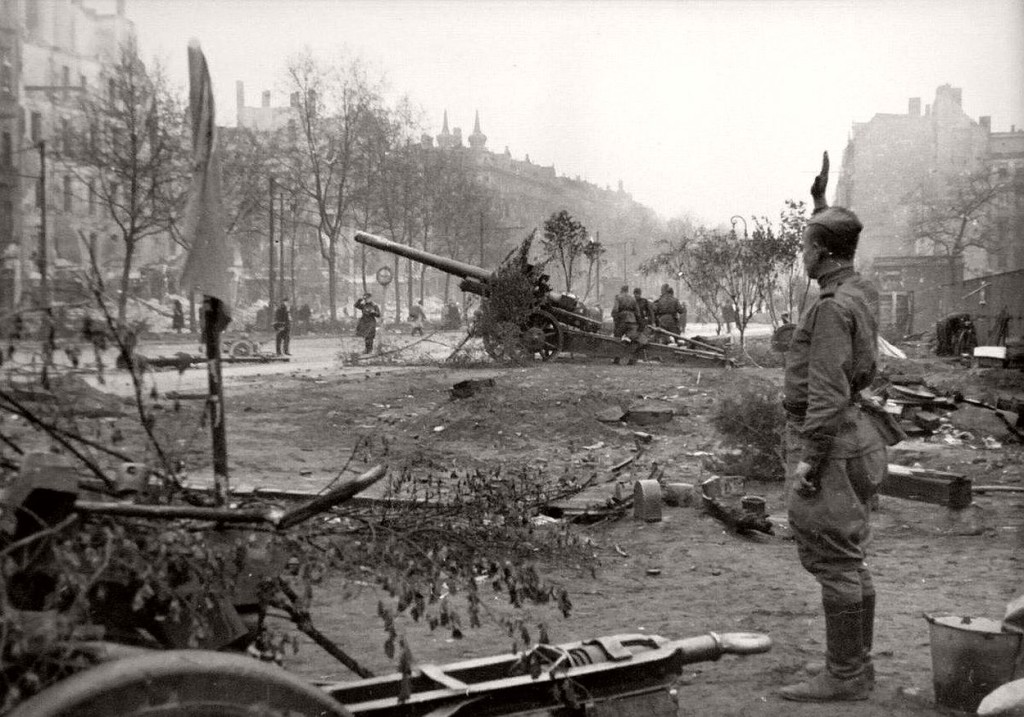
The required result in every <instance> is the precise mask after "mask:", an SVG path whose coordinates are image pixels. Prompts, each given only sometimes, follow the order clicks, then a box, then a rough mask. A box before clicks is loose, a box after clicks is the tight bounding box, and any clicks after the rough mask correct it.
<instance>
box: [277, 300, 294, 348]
mask: <svg viewBox="0 0 1024 717" xmlns="http://www.w3.org/2000/svg"><path fill="white" fill-rule="evenodd" d="M274 331H276V332H277V333H276V334H275V336H274V349H275V351H276V352H277V355H278V356H281V355H282V354H283V355H285V356H291V353H289V351H288V348H289V344H290V343H291V340H292V312H291V311H290V310H289V309H288V299H281V303H280V304H278V305H277V309H276V310H275V311H274Z"/></svg>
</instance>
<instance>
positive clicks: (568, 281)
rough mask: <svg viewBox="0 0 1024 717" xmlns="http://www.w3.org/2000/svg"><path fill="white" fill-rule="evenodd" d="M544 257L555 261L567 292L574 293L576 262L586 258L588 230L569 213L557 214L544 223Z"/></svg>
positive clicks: (564, 211)
mask: <svg viewBox="0 0 1024 717" xmlns="http://www.w3.org/2000/svg"><path fill="white" fill-rule="evenodd" d="M541 244H542V245H543V247H544V255H545V257H547V258H548V259H553V260H554V261H556V262H557V263H558V265H559V266H560V267H561V269H562V275H563V276H564V277H565V290H566V291H567V292H572V280H573V276H574V273H575V271H576V262H577V261H578V260H579V258H580V257H582V256H586V250H587V245H588V244H589V242H588V241H587V228H586V227H585V226H583V225H582V224H581V223H580V222H578V221H576V220H575V219H573V217H572V215H571V214H569V212H568V211H566V210H565V209H562V210H561V211H559V212H555V213H554V214H552V215H551V216H550V217H548V219H547V221H545V222H544V236H543V238H542V239H541Z"/></svg>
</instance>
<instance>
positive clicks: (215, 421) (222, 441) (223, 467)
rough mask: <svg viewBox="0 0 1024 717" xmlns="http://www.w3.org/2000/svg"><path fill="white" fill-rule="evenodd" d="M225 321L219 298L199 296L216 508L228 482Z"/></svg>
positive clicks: (222, 497)
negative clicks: (223, 350)
mask: <svg viewBox="0 0 1024 717" xmlns="http://www.w3.org/2000/svg"><path fill="white" fill-rule="evenodd" d="M227 323H228V320H227V317H226V316H225V314H224V307H223V304H222V302H221V301H220V299H217V298H215V297H213V296H206V295H204V296H203V342H204V343H205V344H206V375H207V380H208V382H209V383H208V385H209V396H208V397H207V399H206V406H207V409H208V411H209V413H208V416H207V417H208V418H209V420H210V435H211V438H212V441H213V480H214V493H215V496H216V499H217V503H218V505H224V503H225V502H227V494H228V491H229V489H230V486H229V481H228V441H227V429H226V427H225V418H226V416H227V411H225V410H224V382H223V380H222V377H221V360H220V335H221V332H222V331H223V330H224V327H225V326H226V325H227Z"/></svg>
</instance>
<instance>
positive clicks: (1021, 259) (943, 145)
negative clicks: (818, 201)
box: [835, 85, 1024, 335]
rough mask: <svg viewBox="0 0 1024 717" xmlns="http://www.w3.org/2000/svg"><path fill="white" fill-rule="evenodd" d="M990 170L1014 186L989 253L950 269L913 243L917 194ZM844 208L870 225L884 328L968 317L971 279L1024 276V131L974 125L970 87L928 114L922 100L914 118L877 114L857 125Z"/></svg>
mask: <svg viewBox="0 0 1024 717" xmlns="http://www.w3.org/2000/svg"><path fill="white" fill-rule="evenodd" d="M986 168H987V169H988V171H990V172H992V175H993V180H994V181H998V182H1001V183H1006V184H1009V185H1010V187H1011V189H1010V191H1008V193H1007V194H1006V195H1004V198H1003V199H1002V200H1001V201H999V202H997V203H995V204H993V205H992V206H991V208H990V213H991V214H990V217H991V223H992V231H993V234H992V236H991V237H990V239H989V241H988V246H987V247H986V249H981V248H978V247H969V248H967V249H966V250H965V251H964V253H963V256H962V257H957V258H956V259H955V261H950V260H949V258H948V257H945V256H941V255H939V252H938V251H937V250H936V248H935V247H934V246H933V245H932V243H931V242H929V241H927V240H923V239H916V238H915V237H914V236H913V234H912V231H911V228H910V220H911V207H910V204H909V201H908V200H909V199H910V196H909V195H910V193H911V192H912V191H913V190H914V189H915V188H916V187H918V186H920V185H921V184H922V183H925V182H933V183H936V184H941V183H943V182H945V181H946V179H947V178H949V177H953V176H955V175H956V174H958V173H965V172H975V171H979V170H984V169H986ZM835 202H836V204H840V205H843V206H848V207H850V208H851V209H853V210H854V211H856V212H857V214H858V215H859V216H860V218H861V220H862V221H863V222H864V231H863V232H862V234H861V240H860V246H859V248H858V252H857V255H858V260H859V262H861V264H862V266H863V268H865V269H867V270H868V271H869V273H871V274H872V275H873V276H874V278H875V279H876V280H878V283H879V284H880V288H881V289H882V295H881V301H882V305H881V316H882V325H883V329H886V330H889V331H891V332H892V333H893V334H895V335H899V334H900V333H901V332H902V333H912V332H918V331H923V330H927V329H928V328H930V327H932V326H933V324H934V321H935V320H937V318H941V316H942V315H944V314H946V313H949V312H951V311H959V310H962V303H963V302H962V300H961V295H962V294H963V293H964V292H963V291H962V288H963V281H964V279H965V278H968V277H978V276H984V275H988V274H990V273H991V272H1007V271H1012V270H1015V269H1024V131H1021V130H1018V129H1017V128H1016V127H1011V128H1010V131H1009V132H992V121H991V117H987V116H983V117H979V118H978V120H977V121H975V120H973V119H971V118H970V117H969V116H968V115H967V114H966V113H965V112H964V111H963V107H962V91H961V89H960V88H958V87H952V86H950V85H943V86H941V87H939V88H937V89H936V91H935V100H934V102H933V104H930V105H925V107H924V111H923V112H922V110H921V100H920V98H916V97H915V98H911V99H910V101H909V103H908V108H907V113H906V114H876V115H875V116H874V117H873V118H872V119H871V120H870V121H868V122H859V123H855V124H854V125H853V130H852V133H851V136H850V140H849V143H848V144H847V146H846V150H845V152H844V154H843V163H842V169H841V170H840V174H839V180H838V182H837V186H836V197H835Z"/></svg>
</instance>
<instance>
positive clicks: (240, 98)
mask: <svg viewBox="0 0 1024 717" xmlns="http://www.w3.org/2000/svg"><path fill="white" fill-rule="evenodd" d="M235 109H236V110H237V112H238V114H239V115H240V114H242V110H243V109H245V83H244V82H242V81H241V80H237V81H236V82H235Z"/></svg>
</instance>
